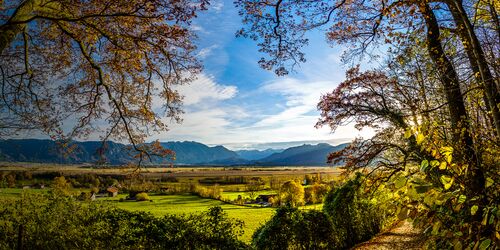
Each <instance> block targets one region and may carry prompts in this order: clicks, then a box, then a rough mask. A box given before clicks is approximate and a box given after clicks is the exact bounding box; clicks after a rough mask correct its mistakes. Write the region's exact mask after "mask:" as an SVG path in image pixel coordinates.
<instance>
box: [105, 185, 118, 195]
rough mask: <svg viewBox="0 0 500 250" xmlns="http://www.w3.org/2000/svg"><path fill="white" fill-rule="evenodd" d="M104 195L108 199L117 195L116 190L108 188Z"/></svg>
mask: <svg viewBox="0 0 500 250" xmlns="http://www.w3.org/2000/svg"><path fill="white" fill-rule="evenodd" d="M106 193H107V194H108V196H109V197H116V196H117V195H118V188H115V187H109V188H107V189H106Z"/></svg>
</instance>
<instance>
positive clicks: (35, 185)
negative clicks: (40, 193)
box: [31, 183, 45, 189]
mask: <svg viewBox="0 0 500 250" xmlns="http://www.w3.org/2000/svg"><path fill="white" fill-rule="evenodd" d="M31 188H36V189H44V188H45V184H41V183H35V184H33V185H31Z"/></svg>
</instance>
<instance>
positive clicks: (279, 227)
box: [252, 176, 385, 249]
mask: <svg viewBox="0 0 500 250" xmlns="http://www.w3.org/2000/svg"><path fill="white" fill-rule="evenodd" d="M360 187H361V176H357V177H356V178H355V179H353V180H350V181H348V182H347V183H346V184H344V185H343V186H341V187H340V188H338V189H335V190H332V191H330V192H329V193H328V195H327V197H326V198H325V204H324V206H323V211H308V212H303V211H300V210H298V209H296V208H292V207H290V206H286V207H281V208H278V209H277V210H276V213H275V215H274V216H273V217H272V218H271V220H269V221H268V222H267V223H266V224H264V225H263V226H262V227H260V228H259V229H258V230H257V231H256V232H255V233H254V235H253V239H252V245H253V246H254V247H255V248H256V249H347V248H350V247H352V246H354V245H355V244H357V243H360V242H363V241H366V240H368V239H370V238H371V237H373V236H374V235H375V234H377V233H378V232H379V231H380V230H381V228H382V225H383V224H384V221H385V220H384V219H385V217H384V213H383V212H381V211H378V210H376V209H375V207H374V206H373V205H371V204H370V203H369V202H368V200H366V199H365V198H364V197H363V196H362V195H361V194H360V191H359V190H360ZM321 189H323V187H319V186H317V189H316V190H315V192H316V191H318V190H321ZM310 191H313V189H312V188H311V189H310ZM319 193H321V191H320V192H319Z"/></svg>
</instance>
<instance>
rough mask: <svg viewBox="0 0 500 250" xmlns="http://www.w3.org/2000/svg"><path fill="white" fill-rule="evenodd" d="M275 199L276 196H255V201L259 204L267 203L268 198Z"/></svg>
mask: <svg viewBox="0 0 500 250" xmlns="http://www.w3.org/2000/svg"><path fill="white" fill-rule="evenodd" d="M276 197H278V195H277V194H260V195H259V196H257V199H255V200H257V201H259V202H269V199H270V198H273V199H275V198H276Z"/></svg>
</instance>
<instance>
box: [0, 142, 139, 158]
mask: <svg viewBox="0 0 500 250" xmlns="http://www.w3.org/2000/svg"><path fill="white" fill-rule="evenodd" d="M100 148H102V143H101V142H97V141H88V142H71V143H69V144H67V145H61V143H58V142H56V141H52V140H37V139H26V140H2V141H0V160H2V161H24V162H42V163H87V162H97V161H99V160H103V161H105V162H108V163H110V164H124V163H127V162H130V161H131V160H132V156H131V155H130V153H129V151H128V150H126V146H125V145H123V144H120V143H115V142H111V141H110V142H106V146H105V150H103V151H102V152H103V153H102V154H100V153H99V151H98V150H99V149H100Z"/></svg>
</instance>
